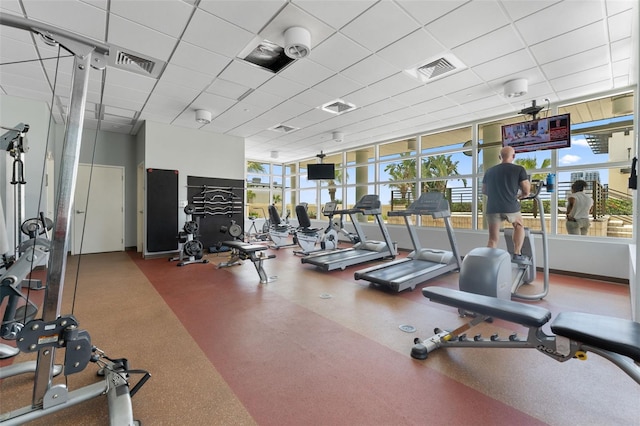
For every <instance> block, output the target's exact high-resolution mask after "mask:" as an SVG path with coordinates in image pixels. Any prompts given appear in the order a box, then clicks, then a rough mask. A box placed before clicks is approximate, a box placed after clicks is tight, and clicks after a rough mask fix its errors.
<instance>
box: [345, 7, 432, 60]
mask: <svg viewBox="0 0 640 426" xmlns="http://www.w3.org/2000/svg"><path fill="white" fill-rule="evenodd" d="M381 22H384V31H381V29H380V23H381ZM419 27H420V25H419V24H418V23H417V22H416V21H415V19H413V18H411V17H410V16H409V15H408V14H407V13H406V12H405V11H404V10H402V9H401V8H400V7H398V6H397V5H396V4H395V3H392V2H388V1H383V2H379V3H376V4H375V5H374V6H372V7H371V8H370V9H368V10H367V11H365V12H364V13H363V14H362V15H360V16H359V17H358V19H356V20H354V21H352V22H350V23H349V24H347V25H345V27H344V28H342V30H341V32H342V33H343V34H345V35H346V36H347V37H349V38H351V39H352V40H354V41H355V42H357V43H359V44H361V45H362V46H364V47H366V48H367V49H369V50H371V51H373V52H376V51H378V50H380V49H382V48H383V47H385V46H388V45H390V44H392V43H393V42H395V41H396V40H398V39H400V38H401V37H403V36H405V35H407V34H409V33H411V32H413V31H415V30H416V29H418V28H419Z"/></svg>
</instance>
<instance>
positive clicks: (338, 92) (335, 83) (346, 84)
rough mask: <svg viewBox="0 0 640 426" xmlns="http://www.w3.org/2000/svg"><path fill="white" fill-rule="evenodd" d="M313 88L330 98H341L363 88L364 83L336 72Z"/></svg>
mask: <svg viewBox="0 0 640 426" xmlns="http://www.w3.org/2000/svg"><path fill="white" fill-rule="evenodd" d="M313 88H314V89H315V90H317V91H319V92H322V93H324V94H325V95H326V96H327V97H329V98H340V97H343V96H346V95H347V94H349V93H352V92H355V91H357V90H359V89H361V88H362V85H361V84H359V83H356V82H355V81H353V80H351V79H348V78H347V77H343V76H342V75H340V74H336V75H334V76H333V77H329V78H327V79H326V80H324V81H322V82H320V83H318V84H316V85H315V86H313ZM327 100H329V99H327Z"/></svg>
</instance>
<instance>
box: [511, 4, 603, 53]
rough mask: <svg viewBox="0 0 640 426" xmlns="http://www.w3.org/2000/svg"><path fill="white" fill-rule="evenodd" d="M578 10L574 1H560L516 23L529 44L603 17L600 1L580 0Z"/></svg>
mask: <svg viewBox="0 0 640 426" xmlns="http://www.w3.org/2000/svg"><path fill="white" fill-rule="evenodd" d="M580 3H581V4H580V11H579V12H577V11H576V10H575V8H574V6H575V5H573V4H572V2H566V1H564V2H559V3H556V4H554V5H552V6H550V7H548V8H546V9H543V10H541V11H539V12H536V13H534V14H532V15H529V16H527V17H525V18H523V19H521V20H519V21H517V22H516V23H515V25H516V28H517V29H518V31H519V32H520V34H521V35H522V37H523V38H524V41H525V42H526V43H527V44H536V43H540V42H542V41H544V40H548V39H550V38H553V37H557V36H559V35H561V34H565V33H567V32H569V31H573V30H576V29H578V28H581V27H583V26H586V25H589V24H592V23H594V22H596V21H599V20H601V19H602V18H603V16H602V3H601V2H599V1H585V2H580Z"/></svg>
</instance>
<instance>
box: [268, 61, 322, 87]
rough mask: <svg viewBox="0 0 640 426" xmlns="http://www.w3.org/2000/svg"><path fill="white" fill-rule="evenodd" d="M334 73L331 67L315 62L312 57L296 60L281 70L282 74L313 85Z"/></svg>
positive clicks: (307, 84)
mask: <svg viewBox="0 0 640 426" xmlns="http://www.w3.org/2000/svg"><path fill="white" fill-rule="evenodd" d="M333 74H334V72H333V71H331V70H330V69H329V68H327V67H325V66H323V65H321V64H318V63H316V62H314V61H313V60H312V59H304V60H297V61H294V62H293V63H292V64H291V65H289V66H288V67H287V68H286V69H284V70H282V71H281V72H280V76H281V77H284V78H287V79H289V80H292V81H295V82H298V83H300V84H302V85H305V86H307V87H313V86H315V85H316V84H318V83H320V82H321V81H323V80H326V79H327V78H329V77H331V76H332V75H333Z"/></svg>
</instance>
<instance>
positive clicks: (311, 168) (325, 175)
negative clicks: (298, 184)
mask: <svg viewBox="0 0 640 426" xmlns="http://www.w3.org/2000/svg"><path fill="white" fill-rule="evenodd" d="M335 178H336V165H335V164H333V163H326V164H307V179H309V180H332V179H335Z"/></svg>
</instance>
